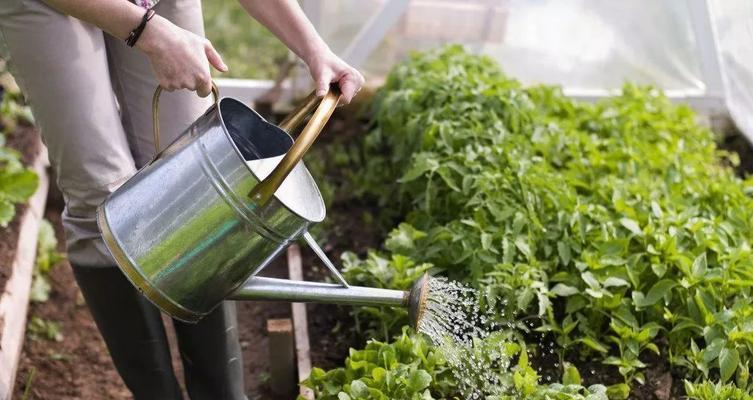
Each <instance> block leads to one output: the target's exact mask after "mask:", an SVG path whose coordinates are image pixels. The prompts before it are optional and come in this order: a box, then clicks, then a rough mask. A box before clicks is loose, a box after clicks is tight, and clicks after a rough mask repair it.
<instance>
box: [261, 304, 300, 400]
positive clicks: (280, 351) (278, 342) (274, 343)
mask: <svg viewBox="0 0 753 400" xmlns="http://www.w3.org/2000/svg"><path fill="white" fill-rule="evenodd" d="M267 333H268V334H269V375H270V377H269V386H270V388H271V389H272V392H273V393H274V394H276V395H281V396H283V395H285V396H291V395H293V394H294V393H295V392H297V390H296V386H297V385H296V383H297V382H296V381H297V380H296V373H295V350H294V349H295V341H294V339H293V321H291V320H290V318H282V319H269V320H267Z"/></svg>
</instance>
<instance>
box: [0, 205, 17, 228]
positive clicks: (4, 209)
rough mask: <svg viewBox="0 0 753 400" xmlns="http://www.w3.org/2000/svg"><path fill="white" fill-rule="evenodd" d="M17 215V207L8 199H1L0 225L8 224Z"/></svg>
mask: <svg viewBox="0 0 753 400" xmlns="http://www.w3.org/2000/svg"><path fill="white" fill-rule="evenodd" d="M15 215H16V207H14V206H13V204H12V203H11V202H9V201H7V200H4V199H0V226H2V227H3V228H4V227H6V226H8V223H10V221H11V220H13V217H14V216H15Z"/></svg>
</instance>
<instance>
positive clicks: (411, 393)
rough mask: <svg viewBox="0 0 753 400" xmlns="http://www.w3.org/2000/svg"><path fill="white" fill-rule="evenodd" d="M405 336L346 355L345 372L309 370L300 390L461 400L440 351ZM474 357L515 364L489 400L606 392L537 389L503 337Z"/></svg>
mask: <svg viewBox="0 0 753 400" xmlns="http://www.w3.org/2000/svg"><path fill="white" fill-rule="evenodd" d="M406 332H407V331H406V330H403V333H402V335H401V336H399V337H398V338H396V339H395V341H394V342H391V343H383V342H379V341H375V340H372V341H369V343H367V344H366V347H365V348H364V349H363V350H353V349H351V351H350V356H349V357H348V359H347V360H345V366H344V367H342V368H336V369H333V370H330V371H326V372H325V371H324V370H321V369H319V368H314V369H313V370H312V372H311V375H310V377H309V378H308V379H307V380H306V381H304V382H303V383H302V385H304V386H306V387H310V388H312V389H313V390H314V392H315V394H316V398H317V399H322V400H328V399H332V400H344V399H373V400H377V399H378V400H387V399H416V400H418V399H421V400H423V399H463V398H466V397H465V396H464V395H463V393H462V392H461V391H460V387H459V386H458V383H457V381H456V379H455V378H454V375H453V372H452V370H451V369H450V368H449V367H448V363H447V360H446V359H445V358H444V356H443V352H442V351H440V349H441V347H434V346H430V345H429V344H428V343H427V341H426V339H424V338H423V337H421V336H410V335H408V334H407V333H406ZM473 352H474V355H475V356H477V357H482V358H486V359H489V358H496V359H498V360H499V359H500V358H501V359H504V360H509V359H510V358H511V357H514V356H516V357H517V358H518V361H517V363H516V364H515V365H513V366H508V364H506V363H504V364H502V365H497V369H496V370H495V373H496V374H498V378H499V382H500V383H499V385H498V386H497V389H496V393H495V394H493V395H491V396H487V397H486V398H487V399H489V400H514V399H520V398H526V399H532V400H607V396H606V391H607V389H606V388H605V387H603V386H600V385H594V386H591V387H589V388H584V387H583V386H581V384H580V381H579V379H575V378H572V379H570V381H569V382H566V383H565V384H554V385H540V384H539V383H538V376H537V374H536V372H535V371H534V370H533V368H532V367H531V366H530V365H529V363H528V355H527V353H526V351H525V350H524V348H523V347H521V346H519V345H517V344H515V343H513V342H509V341H507V340H506V339H505V338H504V337H494V338H492V339H491V340H487V341H484V342H479V343H478V347H475V348H474V349H473ZM490 365H492V364H490ZM479 383H480V382H479ZM471 384H476V382H473V383H471Z"/></svg>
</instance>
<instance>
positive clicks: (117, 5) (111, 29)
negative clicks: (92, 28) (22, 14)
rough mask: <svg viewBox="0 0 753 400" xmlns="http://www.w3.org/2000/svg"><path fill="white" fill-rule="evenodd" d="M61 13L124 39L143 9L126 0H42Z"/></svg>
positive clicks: (135, 23)
mask: <svg viewBox="0 0 753 400" xmlns="http://www.w3.org/2000/svg"><path fill="white" fill-rule="evenodd" d="M44 1H45V3H47V4H48V5H50V6H51V7H52V8H54V9H56V10H58V11H60V12H61V13H63V14H67V15H71V16H73V17H76V18H78V19H80V20H82V21H86V22H89V23H91V24H93V25H96V26H97V27H99V28H100V29H102V30H103V31H105V32H107V33H109V34H111V35H113V36H115V37H117V38H120V39H125V38H126V37H128V34H129V33H130V32H131V30H132V29H133V28H134V27H136V26H137V25H138V24H139V22H140V21H141V18H142V17H143V16H144V11H145V10H144V9H143V8H141V7H139V6H137V5H135V4H133V3H131V2H129V1H126V0H44Z"/></svg>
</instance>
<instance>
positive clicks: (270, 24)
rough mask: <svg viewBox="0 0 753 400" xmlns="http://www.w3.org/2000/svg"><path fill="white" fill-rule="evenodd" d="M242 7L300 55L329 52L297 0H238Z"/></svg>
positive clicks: (308, 55) (305, 58)
mask: <svg viewBox="0 0 753 400" xmlns="http://www.w3.org/2000/svg"><path fill="white" fill-rule="evenodd" d="M239 2H240V3H241V5H242V6H243V8H245V9H246V11H247V12H248V13H249V14H250V15H251V16H252V17H254V18H255V19H256V20H257V21H259V22H261V24H262V25H264V26H265V27H267V29H269V30H270V31H271V32H272V33H273V34H274V35H275V36H277V37H278V38H279V39H280V40H281V41H282V42H283V43H285V45H286V46H288V48H290V50H292V51H293V52H294V53H295V54H296V55H298V57H301V58H302V59H303V60H304V61H306V62H308V61H309V59H310V58H311V57H314V56H315V55H317V54H321V52H323V51H329V47H328V46H327V44H326V43H324V40H322V38H321V37H320V36H319V34H318V33H317V32H316V29H314V26H313V25H311V22H310V21H309V20H308V18H306V15H305V14H304V13H303V10H301V7H300V6H299V5H298V2H296V1H295V0H239Z"/></svg>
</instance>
